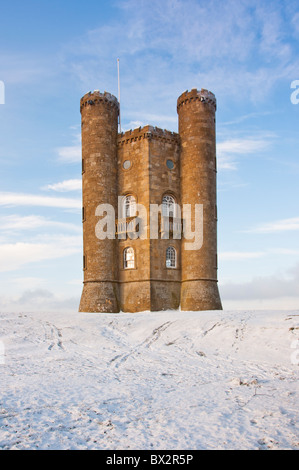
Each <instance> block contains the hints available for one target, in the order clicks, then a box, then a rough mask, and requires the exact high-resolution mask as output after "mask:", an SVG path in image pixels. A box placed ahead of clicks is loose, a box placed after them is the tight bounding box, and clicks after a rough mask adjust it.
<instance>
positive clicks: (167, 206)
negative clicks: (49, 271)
mask: <svg viewBox="0 0 299 470" xmlns="http://www.w3.org/2000/svg"><path fill="white" fill-rule="evenodd" d="M80 110H81V116H82V179H83V210H82V213H83V248H84V257H83V269H84V287H83V293H82V297H81V302H80V307H79V310H80V311H82V312H119V311H120V310H121V311H124V312H137V311H144V310H156V311H158V310H166V309H178V308H179V306H180V305H181V309H182V310H207V309H221V308H222V307H221V301H220V297H219V293H218V287H217V207H216V151H215V110H216V99H215V96H214V95H213V93H211V92H208V91H207V90H201V91H197V90H191V92H185V93H183V94H182V95H181V96H180V97H179V98H178V102H177V110H178V115H179V133H175V132H169V131H166V130H162V129H159V128H156V127H152V126H145V127H143V128H138V129H134V130H132V131H127V132H125V133H121V134H118V132H117V125H118V113H119V105H118V101H117V99H116V98H115V97H114V96H112V95H110V94H109V93H106V92H105V93H100V92H98V91H95V92H94V93H91V92H90V93H87V94H86V95H85V96H84V97H83V98H82V99H81V103H80ZM100 204H110V205H111V206H112V207H113V208H114V211H115V217H116V218H115V226H114V227H115V233H113V237H111V238H110V239H108V238H106V239H99V238H98V237H97V236H96V231H95V228H96V225H97V223H98V221H99V215H100V214H99V213H98V212H97V209H96V208H97V207H98V205H100ZM183 204H191V207H193V206H194V205H195V204H202V205H203V244H202V247H201V248H200V249H198V250H194V251H192V250H191V251H190V250H188V249H186V241H185V240H184V236H182V239H180V237H179V236H177V234H178V233H180V231H181V229H182V227H183V218H184V213H183V214H181V212H180V209H177V207H178V208H180V207H183ZM139 205H142V207H144V208H145V210H146V212H147V217H146V227H145V234H146V236H145V237H144V238H141V237H138V236H137V237H134V236H133V235H134V234H133V235H132V234H131V233H130V230H131V229H130V227H131V224H132V223H133V222H134V221H135V228H136V221H138V220H139V219H138V217H137V216H139V212H138V210H137V211H136V210H135V209H134V208H135V207H137V208H138V207H139ZM153 205H156V206H157V207H158V216H157V217H158V218H157V234H158V235H157V237H152V236H150V235H151V233H150V220H149V219H150V216H149V214H150V210H151V207H153ZM191 213H192V214H193V212H192V211H191ZM101 215H103V214H101ZM181 215H182V217H181ZM192 217H193V218H192V220H191V222H192V224H191V225H192V228H193V229H194V226H195V225H194V215H192ZM133 227H134V225H133ZM167 227H168V229H169V232H168V233H167V230H166V228H167ZM167 234H168V235H169V236H167ZM131 235H132V236H131Z"/></svg>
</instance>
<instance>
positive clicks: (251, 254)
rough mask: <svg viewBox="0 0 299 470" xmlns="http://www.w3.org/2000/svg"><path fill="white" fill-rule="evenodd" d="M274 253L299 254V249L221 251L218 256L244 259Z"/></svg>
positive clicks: (228, 258) (235, 259) (228, 259)
mask: <svg viewBox="0 0 299 470" xmlns="http://www.w3.org/2000/svg"><path fill="white" fill-rule="evenodd" d="M273 255H287V256H299V250H294V249H291V248H269V249H267V250H263V251H221V252H219V254H218V257H219V259H220V260H221V261H243V260H250V259H259V258H263V257H265V256H273Z"/></svg>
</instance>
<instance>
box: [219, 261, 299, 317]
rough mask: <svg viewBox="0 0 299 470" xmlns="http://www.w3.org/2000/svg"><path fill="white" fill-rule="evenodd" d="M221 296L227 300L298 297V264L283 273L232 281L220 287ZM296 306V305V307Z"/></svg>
mask: <svg viewBox="0 0 299 470" xmlns="http://www.w3.org/2000/svg"><path fill="white" fill-rule="evenodd" d="M220 291H221V296H222V297H223V299H228V300H244V299H246V300H247V299H248V300H255V301H256V300H262V299H276V298H281V297H282V298H285V297H287V298H290V297H296V298H298V297H299V264H297V265H296V266H295V267H293V268H292V269H291V270H289V271H288V272H286V274H285V275H277V274H276V275H272V276H264V277H255V278H253V279H252V280H251V281H249V282H245V283H243V284H238V283H234V282H230V283H226V284H223V285H222V286H221V287H220ZM297 308H298V307H297Z"/></svg>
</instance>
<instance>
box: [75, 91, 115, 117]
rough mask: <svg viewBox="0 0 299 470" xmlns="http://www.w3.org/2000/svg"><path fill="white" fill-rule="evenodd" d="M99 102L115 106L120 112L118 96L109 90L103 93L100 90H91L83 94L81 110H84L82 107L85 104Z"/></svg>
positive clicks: (90, 104)
mask: <svg viewBox="0 0 299 470" xmlns="http://www.w3.org/2000/svg"><path fill="white" fill-rule="evenodd" d="M99 103H106V104H107V105H108V106H115V107H116V108H117V111H118V112H119V102H118V100H117V98H116V97H115V96H114V95H111V93H108V92H107V91H104V93H101V92H100V91H99V90H95V91H94V92H91V91H90V92H89V93H86V94H85V95H84V96H82V98H81V100H80V112H82V109H83V108H84V107H85V106H95V105H97V104H99Z"/></svg>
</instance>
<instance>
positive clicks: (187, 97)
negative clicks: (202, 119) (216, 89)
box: [177, 88, 216, 111]
mask: <svg viewBox="0 0 299 470" xmlns="http://www.w3.org/2000/svg"><path fill="white" fill-rule="evenodd" d="M196 100H199V101H201V102H202V103H208V104H210V105H212V106H213V107H214V109H215V111H216V97H215V95H214V93H212V92H211V91H208V90H205V89H204V88H202V89H201V90H197V89H196V88H193V89H192V90H191V91H188V90H186V91H184V93H182V94H181V96H179V98H178V101H177V111H179V108H180V107H181V106H183V105H186V104H188V103H192V102H194V101H196Z"/></svg>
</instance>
